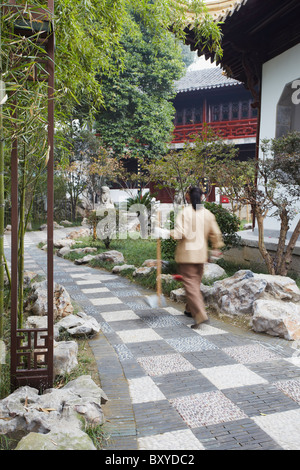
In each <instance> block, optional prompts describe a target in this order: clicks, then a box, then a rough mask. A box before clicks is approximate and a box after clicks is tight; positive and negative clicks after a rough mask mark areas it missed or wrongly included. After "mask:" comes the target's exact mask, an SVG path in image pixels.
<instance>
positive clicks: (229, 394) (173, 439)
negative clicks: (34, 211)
mask: <svg viewBox="0 0 300 470" xmlns="http://www.w3.org/2000/svg"><path fill="white" fill-rule="evenodd" d="M72 230H73V229H72ZM70 231H71V229H59V230H55V231H54V238H55V239H59V238H63V237H64V236H65V235H66V234H67V233H68V232H70ZM45 239H46V233H45V232H29V233H27V234H26V242H25V247H26V258H25V269H26V270H31V271H35V272H38V273H41V274H44V273H45V271H46V263H47V261H46V254H45V252H44V251H42V250H39V249H38V248H37V244H38V243H39V241H42V240H45ZM9 245H10V237H9V236H7V235H6V236H5V247H6V249H7V256H8V258H9V251H10V250H9ZM54 265H55V272H54V277H55V280H56V281H57V282H58V283H60V284H62V285H64V287H65V288H66V289H67V291H68V292H69V294H70V296H71V298H72V299H73V300H74V301H76V302H77V303H78V304H79V305H80V306H81V308H82V310H84V311H85V312H86V313H87V314H89V315H92V316H94V317H95V318H96V320H97V321H98V322H99V324H100V325H101V332H100V334H98V335H97V336H96V337H95V338H93V339H91V340H90V345H91V347H92V350H93V353H94V356H95V358H96V361H97V365H98V370H99V375H100V380H101V387H102V388H103V390H104V391H105V393H106V394H107V396H108V398H109V401H108V403H107V404H106V405H104V407H103V408H104V413H105V415H106V418H107V423H106V431H107V432H108V433H109V435H110V439H109V441H108V444H107V446H106V448H107V449H109V450H135V449H149V450H191V451H192V450H204V449H209V450H241V449H244V450H246V449H247V450H248V449H249V450H259V449H260V450H273V449H279V450H280V449H284V450H289V449H294V450H296V449H297V450H299V449H300V351H299V349H298V350H297V349H295V348H294V344H293V343H291V342H288V341H286V340H283V339H279V338H272V337H268V336H266V335H259V334H256V333H254V332H252V331H245V330H242V329H239V328H237V327H233V326H232V325H230V324H228V323H224V322H222V321H221V320H219V319H216V318H212V319H211V324H209V325H204V326H203V329H201V330H192V329H191V328H190V326H191V324H192V320H191V319H190V318H188V317H186V316H185V315H184V314H183V306H181V305H180V304H177V303H173V302H171V301H170V302H168V305H167V307H165V308H158V309H150V308H149V305H148V304H147V302H146V301H145V295H146V294H149V293H148V292H146V291H145V290H144V289H142V288H140V287H138V286H137V285H135V284H132V283H130V282H129V281H128V280H127V279H125V278H123V277H118V276H116V275H113V274H111V273H108V272H106V271H102V270H99V269H93V268H90V267H87V266H76V265H74V264H73V263H71V262H70V261H67V260H64V259H62V258H58V257H55V259H54Z"/></svg>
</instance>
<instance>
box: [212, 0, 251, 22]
mask: <svg viewBox="0 0 300 470" xmlns="http://www.w3.org/2000/svg"><path fill="white" fill-rule="evenodd" d="M247 1H248V0H221V1H219V0H206V2H205V5H206V8H207V9H208V11H209V13H210V14H211V15H212V16H213V18H214V20H217V21H224V20H225V18H227V16H231V15H232V14H233V13H234V12H235V11H237V10H239V9H240V8H241V7H242V6H243V5H245V4H246V3H247Z"/></svg>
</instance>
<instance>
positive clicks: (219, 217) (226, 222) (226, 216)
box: [204, 202, 241, 250]
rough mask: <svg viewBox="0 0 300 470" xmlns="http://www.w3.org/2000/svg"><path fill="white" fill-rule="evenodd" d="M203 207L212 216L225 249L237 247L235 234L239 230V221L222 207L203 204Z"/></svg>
mask: <svg viewBox="0 0 300 470" xmlns="http://www.w3.org/2000/svg"><path fill="white" fill-rule="evenodd" d="M204 207H206V209H208V210H209V211H210V212H212V213H213V214H214V216H215V218H216V221H217V224H218V225H219V227H220V230H221V232H222V235H223V241H224V243H225V249H227V250H229V248H232V247H233V246H238V245H239V242H240V237H239V236H238V235H237V233H236V232H238V231H239V228H240V223H241V222H240V219H239V218H238V217H237V216H236V215H234V214H231V213H230V212H229V211H228V210H227V209H225V208H224V207H222V206H221V204H216V203H214V202H205V203H204Z"/></svg>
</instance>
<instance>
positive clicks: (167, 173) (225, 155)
mask: <svg viewBox="0 0 300 470" xmlns="http://www.w3.org/2000/svg"><path fill="white" fill-rule="evenodd" d="M235 156H236V149H235V148H234V146H233V145H231V144H227V143H225V142H224V140H222V139H221V138H220V137H219V136H218V135H217V134H216V133H215V132H214V131H213V130H212V129H210V128H209V127H208V128H204V130H203V131H202V132H201V133H199V134H198V135H195V136H194V139H193V143H192V145H191V142H186V143H185V145H184V148H183V149H182V150H180V151H172V152H169V153H168V154H167V155H165V156H161V157H160V158H156V159H155V160H152V161H146V162H144V163H143V164H142V168H143V170H144V172H145V173H147V174H149V175H150V179H151V180H152V181H155V182H156V184H157V187H158V188H165V189H169V190H171V191H170V195H172V194H173V197H174V194H179V196H180V197H181V200H182V201H185V194H186V191H187V189H188V187H189V186H190V185H203V184H204V178H207V179H208V180H209V181H210V182H211V183H214V182H215V174H216V171H217V169H218V168H219V166H220V165H222V162H230V161H232V160H233V159H234V158H235Z"/></svg>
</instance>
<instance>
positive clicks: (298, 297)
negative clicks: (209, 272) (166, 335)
mask: <svg viewBox="0 0 300 470" xmlns="http://www.w3.org/2000/svg"><path fill="white" fill-rule="evenodd" d="M200 289H201V293H202V295H203V297H204V300H205V303H206V304H207V305H208V306H210V307H211V308H213V309H214V310H216V311H217V312H218V313H220V314H225V315H229V316H240V315H248V316H249V319H251V320H252V322H251V324H252V328H253V330H254V331H257V332H264V333H267V334H269V335H272V336H280V337H282V338H285V339H287V340H296V339H300V289H299V288H298V286H297V284H296V282H295V281H294V280H293V279H290V278H289V277H285V276H272V275H270V274H255V273H253V272H252V271H250V270H240V271H238V272H236V273H235V274H234V275H233V276H231V277H229V278H226V279H223V280H221V281H216V282H214V284H213V286H212V287H209V286H205V285H203V284H201V286H200ZM171 298H172V299H173V300H175V301H177V302H185V301H186V296H185V290H184V288H180V289H176V290H173V291H172V292H171Z"/></svg>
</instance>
